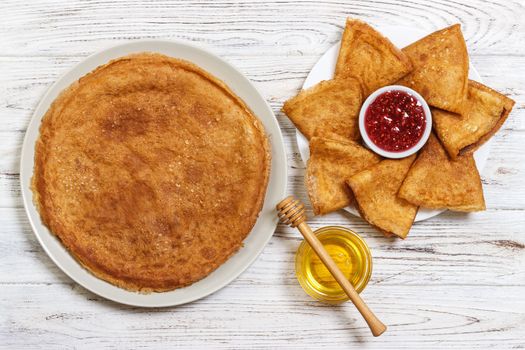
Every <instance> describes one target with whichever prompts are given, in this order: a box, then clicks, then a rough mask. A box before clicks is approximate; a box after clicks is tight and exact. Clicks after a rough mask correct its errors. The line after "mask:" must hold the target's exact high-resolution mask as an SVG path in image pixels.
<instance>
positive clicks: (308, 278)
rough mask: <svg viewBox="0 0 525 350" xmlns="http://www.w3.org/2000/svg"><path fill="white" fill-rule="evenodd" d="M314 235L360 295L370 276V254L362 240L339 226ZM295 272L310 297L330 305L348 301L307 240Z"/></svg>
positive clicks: (304, 242) (296, 259) (298, 256)
mask: <svg viewBox="0 0 525 350" xmlns="http://www.w3.org/2000/svg"><path fill="white" fill-rule="evenodd" d="M314 233H315V235H316V236H317V238H318V239H319V240H320V241H321V243H322V244H323V246H324V248H325V249H326V251H327V252H328V253H329V254H330V256H331V257H332V259H334V261H335V263H336V264H337V266H338V267H339V269H341V271H342V272H343V274H344V275H345V276H346V277H347V278H348V280H349V281H350V283H352V285H353V286H354V288H355V290H356V291H357V292H358V293H360V292H361V291H362V290H363V289H364V288H365V287H366V285H367V284H368V281H369V280H370V276H371V275H372V255H371V254H370V249H369V248H368V245H367V244H366V243H365V241H364V240H363V239H362V238H361V237H360V236H359V235H358V234H357V233H355V232H354V231H352V230H349V229H347V228H345V227H341V226H327V227H322V228H320V229H318V230H316V231H315V232H314ZM295 273H296V275H297V279H298V280H299V283H300V284H301V287H303V289H304V291H305V292H306V293H307V294H308V295H310V296H311V297H313V298H315V299H317V300H319V301H322V302H325V303H329V304H340V303H343V302H345V301H348V300H349V298H348V296H347V295H346V293H345V292H344V291H343V289H342V288H341V286H339V284H338V283H337V281H336V280H335V279H334V278H333V277H332V275H331V274H330V271H328V269H327V268H326V266H324V264H323V262H322V261H321V260H320V259H319V257H318V256H317V254H316V253H315V251H314V250H313V249H312V247H310V245H309V244H308V242H306V241H303V242H302V243H301V245H300V246H299V249H298V250H297V253H296V255H295Z"/></svg>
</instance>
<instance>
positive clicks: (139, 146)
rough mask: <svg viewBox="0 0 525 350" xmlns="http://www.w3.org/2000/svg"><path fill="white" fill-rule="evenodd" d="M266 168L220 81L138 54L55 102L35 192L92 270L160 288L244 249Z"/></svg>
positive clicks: (51, 223)
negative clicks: (243, 244) (243, 242)
mask: <svg viewBox="0 0 525 350" xmlns="http://www.w3.org/2000/svg"><path fill="white" fill-rule="evenodd" d="M269 170H270V147H269V144H268V140H267V137H266V135H265V132H264V128H263V126H262V124H261V123H260V121H259V120H258V119H257V118H256V117H255V116H254V115H253V113H252V112H251V111H250V110H249V108H248V107H247V106H246V104H245V103H244V102H243V101H242V100H241V99H240V98H239V97H237V96H236V95H235V94H234V93H233V92H232V91H231V90H230V89H229V88H228V87H227V86H226V85H225V84H224V83H223V82H221V81H220V80H218V79H217V78H215V77H213V76H212V75H210V74H209V73H207V72H205V71H204V70H202V69H201V68H199V67H197V66H195V65H194V64H191V63H189V62H186V61H183V60H179V59H174V58H170V57H167V56H164V55H160V54H155V53H141V54H135V55H130V56H126V57H122V58H119V59H116V60H114V61H111V62H109V63H108V64H106V65H104V66H101V67H99V68H97V69H96V70H94V71H93V72H91V73H89V74H87V75H86V76H84V77H82V78H81V79H80V80H79V81H78V82H76V83H74V84H73V85H71V86H70V87H69V88H68V89H66V90H65V91H63V92H62V94H61V95H60V96H59V97H58V98H57V99H56V100H55V102H54V103H53V104H52V106H51V107H50V109H49V110H48V112H47V113H46V115H45V116H44V118H43V120H42V125H41V128H40V137H39V139H38V142H37V145H36V155H35V167H34V177H33V193H34V198H35V202H36V205H37V207H38V209H39V212H40V214H41V218H42V221H43V223H44V224H45V225H46V226H47V227H48V228H49V229H50V230H51V231H52V232H53V233H54V234H55V235H56V236H57V237H58V238H59V239H60V240H61V241H62V243H63V244H64V246H65V247H66V248H67V249H68V250H69V251H70V252H71V253H72V255H73V256H74V257H75V258H76V259H77V260H78V261H79V262H80V263H81V264H82V265H83V266H85V267H86V268H87V269H88V270H89V271H91V272H92V273H93V274H94V275H96V276H98V277H99V278H102V279H104V280H106V281H108V282H110V283H113V284H115V285H117V286H120V287H122V288H126V289H129V290H136V291H142V292H150V291H167V290H171V289H175V288H178V287H182V286H185V285H188V284H191V283H193V282H195V281H197V280H199V279H202V278H203V277H205V276H207V275H208V274H209V273H210V272H212V271H213V270H215V269H216V268H217V267H219V266H220V265H221V264H223V263H224V262H225V261H226V260H227V259H228V258H229V257H230V256H231V255H232V254H234V253H235V252H236V251H237V250H238V249H239V248H240V247H241V246H242V241H243V240H244V238H245V237H246V236H247V235H248V233H249V232H250V231H251V229H252V227H253V225H254V224H255V221H256V219H257V217H258V214H259V212H260V210H261V208H262V205H263V201H264V197H265V192H266V187H267V183H268V177H269Z"/></svg>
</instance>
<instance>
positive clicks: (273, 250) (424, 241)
mask: <svg viewBox="0 0 525 350" xmlns="http://www.w3.org/2000/svg"><path fill="white" fill-rule="evenodd" d="M0 215H1V216H2V217H4V218H6V219H4V220H3V230H2V231H1V232H0V240H1V241H2V242H3V244H2V246H1V247H0V276H3V278H2V279H1V280H0V286H2V285H6V284H7V285H10V284H32V283H38V284H48V283H59V284H71V283H72V282H71V280H70V279H69V278H68V277H66V275H65V274H63V273H62V272H61V271H60V270H59V269H58V268H57V267H56V266H55V265H54V263H53V262H52V261H51V260H50V259H49V258H48V257H47V256H46V253H45V252H44V251H43V250H42V249H41V247H40V246H39V243H38V241H37V240H36V238H35V237H34V235H33V233H32V231H31V228H30V226H29V223H28V222H27V219H26V217H25V212H24V210H23V209H21V208H20V209H11V208H3V209H0ZM309 224H310V225H311V226H312V228H318V227H321V226H326V225H342V226H346V227H350V228H352V229H354V230H356V231H357V232H359V233H360V234H362V235H363V237H365V239H366V241H367V243H368V244H369V246H370V249H371V250H372V254H373V256H374V262H375V266H374V275H373V278H372V281H371V284H372V285H376V284H381V285H383V284H388V285H395V286H403V285H414V286H418V285H443V284H445V285H466V286H472V285H493V286H500V285H521V286H525V278H523V277H525V261H524V259H523V257H524V255H525V238H524V237H522V235H521V232H522V227H523V226H524V225H525V218H524V215H523V211H522V210H495V211H493V210H489V211H487V212H485V213H478V214H472V215H465V214H460V213H445V214H442V215H441V216H439V217H437V218H435V219H431V220H427V221H425V222H422V223H418V224H416V225H415V226H414V227H413V229H412V231H411V233H410V235H409V237H408V238H407V239H406V240H404V241H401V240H397V239H387V238H384V237H383V236H382V235H381V234H380V233H378V232H377V231H375V230H374V229H373V228H371V227H370V226H369V225H368V224H366V223H365V222H364V221H362V220H361V219H360V218H356V217H353V216H351V215H350V214H346V213H343V212H341V213H333V214H330V215H328V216H326V217H315V218H311V219H310V220H309ZM301 241H302V238H301V236H300V235H299V234H298V232H296V231H295V230H292V229H290V228H288V227H285V226H282V225H280V226H279V227H278V229H277V231H276V232H275V234H274V238H273V240H272V241H271V242H270V244H269V245H268V246H267V247H266V249H265V250H264V253H263V254H262V255H261V257H260V258H259V259H258V260H257V262H256V263H255V264H254V265H253V266H252V267H250V269H248V271H247V272H246V273H244V274H243V275H242V276H241V277H240V278H239V279H238V280H237V282H236V283H239V284H256V285H262V284H268V283H272V284H275V285H279V284H285V285H287V286H290V285H296V284H297V282H296V280H295V276H294V254H295V251H296V250H297V247H298V245H299V243H300V242H301ZM15 270H16V271H17V273H16V274H11V273H10V271H15ZM267 271H272V273H266V272H267Z"/></svg>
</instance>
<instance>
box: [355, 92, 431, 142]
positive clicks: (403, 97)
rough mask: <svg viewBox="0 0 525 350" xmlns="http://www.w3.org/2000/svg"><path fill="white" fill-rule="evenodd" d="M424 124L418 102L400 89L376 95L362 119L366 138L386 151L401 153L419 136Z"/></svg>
mask: <svg viewBox="0 0 525 350" xmlns="http://www.w3.org/2000/svg"><path fill="white" fill-rule="evenodd" d="M426 123H427V120H426V117H425V111H424V109H423V106H422V105H421V102H419V100H418V99H417V98H416V97H414V96H413V95H411V94H409V93H407V92H404V91H401V90H390V91H386V92H384V93H382V94H381V95H379V96H377V97H376V99H375V100H374V101H372V103H371V104H370V105H369V106H368V108H367V110H366V113H365V118H364V124H365V130H366V133H367V134H368V137H369V138H370V140H371V141H372V142H373V143H374V144H375V145H376V146H377V147H379V148H382V149H383V150H385V151H388V152H403V151H406V150H408V149H410V148H412V147H414V146H415V145H416V144H417V143H418V142H419V140H421V138H422V137H423V133H424V132H425V127H426Z"/></svg>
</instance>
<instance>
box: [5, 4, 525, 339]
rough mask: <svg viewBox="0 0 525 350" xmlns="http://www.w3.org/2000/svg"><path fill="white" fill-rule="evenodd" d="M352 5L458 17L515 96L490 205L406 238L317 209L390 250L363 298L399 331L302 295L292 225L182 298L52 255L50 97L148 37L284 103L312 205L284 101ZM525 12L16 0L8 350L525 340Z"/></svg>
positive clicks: (491, 164) (296, 182) (445, 217)
mask: <svg viewBox="0 0 525 350" xmlns="http://www.w3.org/2000/svg"><path fill="white" fill-rule="evenodd" d="M349 15H350V16H355V17H358V18H361V19H363V20H366V21H368V22H370V23H371V24H373V25H380V24H394V25H408V26H417V27H419V28H422V29H425V30H428V31H431V30H433V29H437V28H439V27H443V26H445V25H447V24H451V23H455V22H460V23H461V24H462V27H463V31H464V34H465V38H466V40H467V45H468V49H469V52H470V55H471V60H472V62H473V64H474V66H475V67H476V68H477V70H478V71H479V73H480V74H481V76H482V77H483V79H484V82H485V83H486V84H487V85H489V86H491V87H493V88H495V89H497V90H499V91H501V92H503V93H505V94H506V95H508V96H510V97H511V98H513V99H514V100H516V106H515V109H514V111H513V112H512V114H511V116H510V118H509V120H508V121H507V122H506V123H505V125H504V126H503V128H502V130H501V131H500V132H499V133H498V134H497V135H496V137H495V138H494V142H493V145H492V149H491V153H490V156H489V160H488V163H487V167H486V168H485V169H484V171H483V172H482V177H483V185H484V190H485V197H486V201H487V207H488V210H487V211H485V212H481V213H475V214H460V213H450V212H448V213H444V214H442V215H440V216H438V217H436V218H433V219H431V220H428V221H425V222H422V223H418V224H416V225H415V226H414V228H413V230H412V231H411V233H410V235H409V237H408V239H407V240H405V241H400V240H395V239H385V238H383V237H382V235H381V234H379V233H378V232H376V231H375V230H374V229H372V228H370V227H369V226H368V225H367V224H366V223H364V222H363V221H362V220H361V219H359V218H356V217H353V216H351V215H350V214H347V213H344V212H338V213H332V214H329V215H327V216H324V217H314V218H311V219H310V220H309V224H310V225H311V226H312V228H314V229H315V228H318V227H321V226H325V225H345V226H348V227H352V228H353V229H355V230H356V231H358V232H360V233H362V235H363V236H364V238H365V239H366V241H367V242H368V244H369V245H370V248H371V250H372V254H373V256H374V272H373V276H372V280H371V281H370V284H369V286H368V287H367V289H366V290H365V291H364V292H363V294H362V296H363V298H364V299H365V301H366V302H367V303H368V304H369V305H370V307H371V308H372V309H373V310H374V312H376V313H377V315H378V316H379V317H380V318H381V320H383V321H384V322H385V323H386V324H387V325H388V326H389V330H388V332H387V333H385V334H384V335H383V336H382V337H380V338H378V339H373V338H372V337H371V336H370V335H369V331H368V329H367V327H366V324H365V323H364V321H363V320H362V319H361V318H360V316H359V315H358V314H357V311H356V310H355V309H354V308H353V307H352V305H351V304H348V303H347V304H344V305H342V306H338V307H333V306H326V305H323V304H320V303H317V302H315V301H313V300H312V299H310V297H308V296H307V295H306V294H305V293H304V292H303V291H302V290H301V288H300V286H299V284H298V283H297V281H296V279H295V275H294V253H295V250H296V249H297V247H298V245H299V244H300V242H301V237H300V235H299V234H298V233H296V232H295V231H294V230H293V229H291V228H288V227H285V226H283V225H279V226H278V228H277V230H276V232H275V235H274V238H273V239H272V240H271V241H270V243H269V244H268V246H267V247H266V249H265V250H264V252H263V254H262V255H261V256H260V257H259V258H258V259H257V261H256V262H255V263H254V264H253V265H252V266H251V267H250V268H249V269H248V270H247V271H246V272H245V273H243V274H242V275H241V276H240V277H239V278H237V279H236V280H235V281H234V282H233V283H232V284H230V285H229V286H228V287H226V288H224V289H222V290H221V291H219V292H217V293H215V294H213V295H211V296H209V297H207V298H205V299H203V300H200V301H197V302H194V303H192V304H188V305H183V306H181V307H177V308H166V309H152V310H148V309H139V308H134V307H127V306H121V305H117V304H115V303H112V302H109V301H106V300H103V299H101V298H99V297H98V296H96V295H93V294H91V293H90V292H88V291H86V290H85V289H83V288H82V287H80V286H78V285H76V284H75V283H73V282H72V281H71V280H70V279H69V278H68V277H67V276H66V275H65V274H63V273H62V272H61V271H60V270H59V269H58V268H57V267H56V266H55V265H54V263H53V262H52V261H51V260H50V259H49V258H48V257H47V255H46V254H45V252H44V251H43V249H42V248H41V247H40V245H39V244H38V242H37V240H36V238H35V237H34V235H33V233H32V232H31V228H30V226H29V223H28V221H27V219H26V217H25V212H24V209H23V207H22V202H21V199H20V188H19V169H18V163H19V157H20V150H21V144H22V139H23V136H24V132H25V129H26V127H27V124H28V123H29V120H30V118H31V114H32V112H33V110H34V108H35V106H36V104H37V103H38V101H39V100H40V98H41V97H42V95H43V93H44V92H45V91H46V89H47V88H48V87H49V85H50V84H51V83H52V82H54V81H55V80H56V79H57V78H58V77H59V76H60V75H61V74H62V73H63V72H64V71H65V70H67V69H69V68H71V67H72V66H73V65H74V64H76V63H78V62H79V61H80V60H82V59H83V58H84V57H85V56H87V55H89V54H91V53H93V52H95V51H97V50H100V49H102V48H104V47H107V46H109V45H114V44H117V43H121V42H124V41H127V40H132V39H140V38H160V39H183V40H188V41H191V42H193V43H194V44H196V45H198V46H201V47H204V48H207V49H209V50H211V51H213V52H214V53H216V54H218V55H220V56H222V57H224V58H225V59H227V60H228V61H230V62H232V63H233V64H234V65H236V66H237V67H238V68H239V69H240V70H241V71H242V72H244V73H245V74H246V75H247V76H248V77H249V78H250V79H251V80H252V81H254V82H255V83H256V85H257V87H258V88H259V89H260V91H261V92H262V93H263V95H264V96H265V97H266V98H267V99H268V101H269V102H270V104H271V106H272V108H273V110H274V111H275V113H276V116H277V118H278V120H279V123H280V125H281V128H282V131H283V135H284V138H285V145H286V150H287V154H288V160H289V166H290V169H289V187H288V191H289V192H290V193H293V194H295V195H296V196H298V197H299V198H300V199H301V200H302V201H305V202H306V203H307V204H308V201H307V198H306V194H305V189H304V185H303V175H304V165H303V163H302V161H301V159H300V156H299V153H298V150H297V146H296V144H295V128H294V127H293V125H292V124H291V123H290V122H289V121H288V119H287V118H286V117H285V116H283V115H282V113H281V112H280V108H281V106H282V103H283V102H284V101H285V100H286V99H287V98H289V97H291V96H293V95H295V94H296V93H297V91H298V89H299V88H300V86H301V85H302V82H303V81H304V78H305V77H306V75H307V74H308V72H309V70H310V69H311V67H312V66H313V64H314V63H315V62H316V61H317V60H318V59H319V57H320V55H321V54H322V53H324V52H325V51H326V50H327V49H328V48H329V47H330V46H331V45H333V44H334V43H335V42H337V40H339V38H340V35H341V30H342V26H343V24H344V18H345V17H346V16H349ZM524 17H525V7H524V3H523V2H522V1H519V0H516V1H506V0H489V1H484V0H471V1H456V0H437V1H436V0H399V1H397V0H377V1H365V0H361V1H348V2H347V1H342V0H329V1H290V0H284V1H277V0H274V1H259V0H251V1H242V2H237V1H229V0H226V1H224V0H221V1H213V0H208V1H168V0H166V1H138V0H127V1H109V0H99V1H68V2H64V1H58V0H36V1H30V2H20V1H15V0H4V1H2V2H1V3H0V19H1V22H0V23H1V25H0V37H1V38H2V44H3V45H2V50H1V52H0V96H1V97H0V227H1V229H0V240H1V241H2V244H0V348H5V349H20V348H34V349H37V348H44V349H50V348H60V349H69V348H97V349H100V348H108V349H113V348H114V349H120V348H170V347H176V346H178V347H181V348H233V347H237V348H277V347H279V348H281V347H282V348H318V347H320V346H322V347H324V348H363V349H489V348H492V349H516V348H525V326H524V324H525V297H524V296H525V236H524V227H525V185H524V183H525V152H524V146H525V93H524V92H525V91H524V90H525V87H524V86H525V70H523V67H525V22H524V21H523V18H524ZM385 34H387V35H388V33H385ZM307 214H308V215H309V216H311V215H312V212H311V209H310V208H308V212H307Z"/></svg>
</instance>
